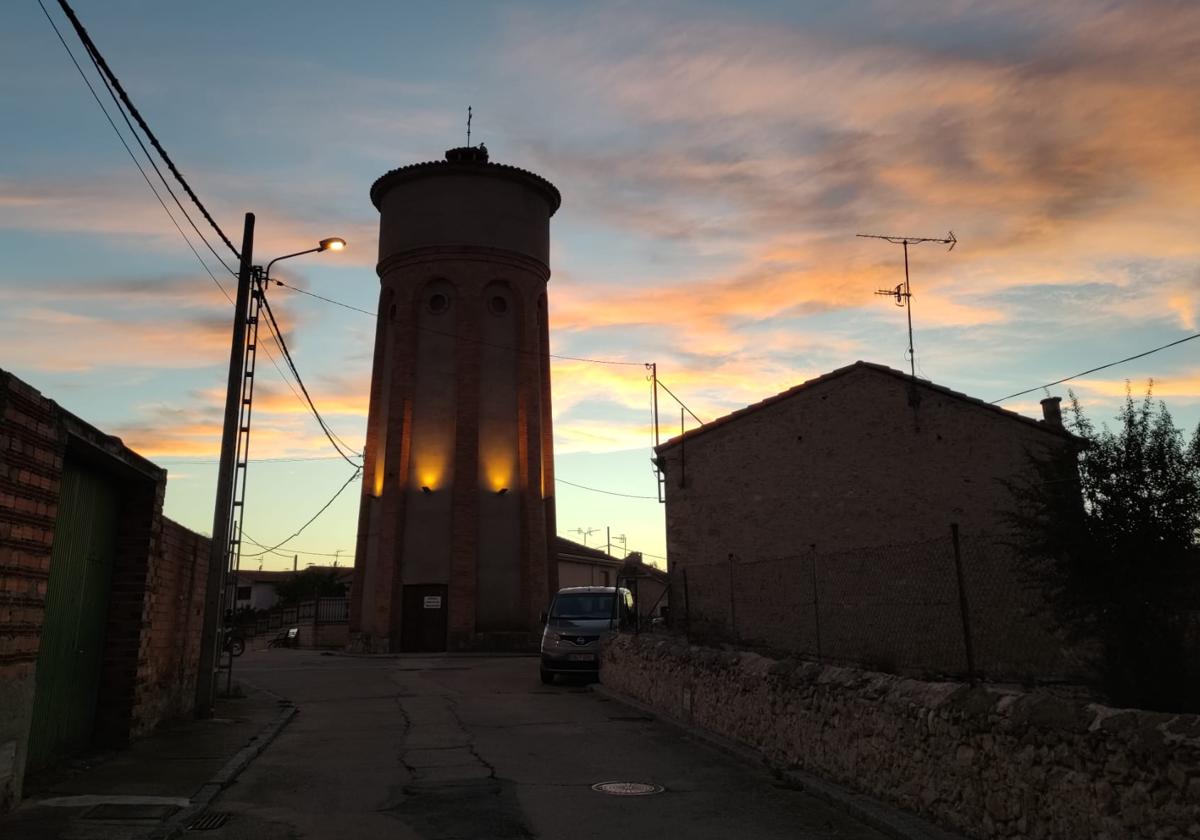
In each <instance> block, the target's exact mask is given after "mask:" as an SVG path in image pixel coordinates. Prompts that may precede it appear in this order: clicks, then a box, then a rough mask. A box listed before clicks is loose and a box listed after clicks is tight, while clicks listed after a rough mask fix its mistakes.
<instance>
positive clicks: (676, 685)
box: [601, 635, 1200, 840]
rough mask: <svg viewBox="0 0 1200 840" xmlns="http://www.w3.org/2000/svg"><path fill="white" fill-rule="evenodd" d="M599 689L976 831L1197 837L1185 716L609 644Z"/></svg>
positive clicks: (1197, 779)
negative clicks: (603, 685) (611, 690)
mask: <svg viewBox="0 0 1200 840" xmlns="http://www.w3.org/2000/svg"><path fill="white" fill-rule="evenodd" d="M601 680H602V682H603V683H604V684H605V685H606V686H608V687H609V688H611V689H613V690H614V691H617V692H619V693H621V694H624V695H626V696H628V697H631V698H633V699H636V700H638V701H640V702H642V703H645V704H647V705H649V706H651V707H653V708H654V709H655V710H657V711H658V712H660V713H662V714H664V715H666V716H668V717H672V718H675V719H677V720H681V721H683V722H686V723H689V724H691V725H694V726H697V727H699V728H701V729H703V730H706V731H708V732H711V733H714V734H717V735H720V736H723V737H725V738H729V739H732V740H735V741H737V742H740V743H742V744H744V745H747V746H750V747H753V748H755V749H756V750H758V751H760V752H761V753H762V754H763V756H764V757H765V758H766V759H767V760H768V761H769V762H770V763H771V764H772V765H774V766H776V767H779V768H795V769H800V770H803V771H806V772H808V773H811V774H813V775H816V776H820V777H822V778H825V779H828V780H829V781H832V782H836V783H839V784H841V785H844V786H845V787H848V788H851V789H853V790H856V791H858V792H860V793H865V794H867V795H870V796H873V797H875V798H877V799H879V800H882V801H884V802H888V803H890V804H892V805H895V806H898V807H901V808H904V809H906V810H909V811H911V812H915V813H918V814H920V815H922V816H924V817H926V818H927V819H930V820H931V821H933V822H936V823H938V824H940V825H942V826H944V827H946V828H948V829H951V830H955V831H958V832H960V833H962V834H965V835H967V836H970V837H978V838H1013V840H1016V838H1055V840H1069V838H1081V839H1082V838H1087V840H1093V838H1095V839H1096V840H1127V838H1128V840H1133V838H1176V837H1197V836H1200V715H1173V714H1162V713H1154V712H1146V711H1141V710H1135V709H1115V708H1110V707H1106V706H1102V705H1099V704H1096V703H1089V702H1087V701H1086V700H1082V699H1077V698H1068V697H1064V696H1061V695H1056V694H1053V693H1050V692H1049V691H1047V690H1034V691H1020V690H1014V689H1005V688H1001V687H997V686H982V685H980V686H971V685H968V684H966V683H959V682H928V681H921V680H915V679H908V678H904V677H898V676H893V675H889V674H881V673H875V672H871V671H864V670H858V669H851V668H840V667H833V666H827V665H820V664H817V663H813V662H805V661H800V660H775V659H768V658H765V657H762V656H759V655H756V654H752V653H744V652H730V651H723V650H717V649H713V648H700V647H695V646H689V645H688V644H687V643H686V642H685V641H683V640H681V639H677V638H675V637H663V636H648V635H643V636H640V637H638V636H620V637H618V638H617V639H615V640H614V641H613V642H612V643H611V644H609V645H608V647H607V648H606V650H605V652H604V655H603V660H602V670H601Z"/></svg>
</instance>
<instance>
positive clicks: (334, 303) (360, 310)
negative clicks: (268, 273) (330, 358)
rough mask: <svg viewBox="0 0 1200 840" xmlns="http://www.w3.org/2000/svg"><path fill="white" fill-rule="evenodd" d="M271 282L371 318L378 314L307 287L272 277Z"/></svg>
mask: <svg viewBox="0 0 1200 840" xmlns="http://www.w3.org/2000/svg"><path fill="white" fill-rule="evenodd" d="M271 282H272V283H274V284H275V285H276V286H283V288H285V289H291V290H292V291H293V292H299V293H300V294H302V295H308V296H309V297H314V298H316V299H317V300H323V301H325V302H326V303H332V304H333V305H334V306H340V307H342V308H343V309H350V310H353V311H354V312H361V313H362V314H364V315H370V316H371V317H372V318H377V317H378V316H379V313H377V312H371V311H370V310H367V309H360V308H358V307H357V306H352V305H350V304H349V303H342V302H341V301H340V300H334V299H333V298H327V297H324V296H322V295H319V294H317V293H316V292H310V291H308V290H307V289H301V288H299V287H298V286H291V285H288V284H287V283H284V282H283V281H282V280H276V279H275V278H274V277H272V278H271Z"/></svg>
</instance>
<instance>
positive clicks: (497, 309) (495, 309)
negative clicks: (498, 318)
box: [488, 295, 508, 315]
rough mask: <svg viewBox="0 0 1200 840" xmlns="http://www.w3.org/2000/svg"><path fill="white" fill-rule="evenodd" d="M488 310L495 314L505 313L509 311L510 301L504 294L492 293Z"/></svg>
mask: <svg viewBox="0 0 1200 840" xmlns="http://www.w3.org/2000/svg"><path fill="white" fill-rule="evenodd" d="M488 311H489V312H491V313H492V314H493V315H503V314H504V313H505V312H507V311H508V301H507V300H506V299H505V298H504V296H503V295H492V297H491V298H490V299H489V300H488Z"/></svg>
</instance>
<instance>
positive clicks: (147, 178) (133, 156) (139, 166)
mask: <svg viewBox="0 0 1200 840" xmlns="http://www.w3.org/2000/svg"><path fill="white" fill-rule="evenodd" d="M38 5H39V6H41V8H42V13H43V14H44V15H45V16H46V20H47V21H49V22H50V26H51V28H52V29H54V34H55V35H57V36H58V40H59V43H61V44H62V45H63V49H65V50H66V51H67V56H68V57H69V58H70V59H71V63H72V64H74V65H75V69H76V70H78V71H79V75H80V77H81V78H82V79H83V83H84V84H85V85H87V88H88V91H90V92H91V94H92V98H93V99H95V100H96V104H97V105H99V106H100V111H101V112H102V113H103V114H104V118H105V119H106V120H108V124H109V125H110V126H112V130H113V132H114V133H115V134H116V135H117V139H118V140H120V141H121V145H122V146H124V147H125V151H126V152H127V153H128V154H129V159H130V160H132V161H133V165H134V166H136V167H137V169H138V172H140V173H141V175H142V179H143V180H144V181H145V182H146V186H148V187H149V188H150V192H152V193H154V197H155V198H156V199H158V203H159V205H161V206H162V209H163V212H164V213H166V214H167V218H168V219H170V220H171V224H172V225H174V226H175V230H177V231H179V235H180V236H181V237H183V241H184V243H185V244H186V245H187V246H188V249H189V250H190V251H191V252H192V253H193V254H195V255H196V259H197V260H199V261H200V265H201V266H203V267H204V271H205V272H206V273H207V274H208V276H209V277H210V278H212V281H213V283H215V284H216V286H217V288H218V289H220V290H221V294H223V295H224V296H225V299H226V300H228V301H229V302H230V303H233V298H231V297H230V296H229V292H228V291H226V289H225V287H224V286H222V285H221V281H220V280H218V279H217V276H216V275H215V274H213V273H212V269H210V268H209V267H208V263H207V262H205V261H204V258H203V257H202V256H200V252H199V251H197V250H196V247H195V246H194V245H192V241H191V240H190V239H188V236H187V234H186V233H184V232H183V228H182V227H180V226H179V222H177V221H176V220H175V216H174V215H172V213H171V210H170V208H168V207H167V203H166V202H165V201H163V198H162V196H161V195H160V194H159V192H158V190H157V189H156V188H155V186H154V182H153V181H151V180H150V176H149V175H147V174H146V170H145V169H144V168H143V167H142V164H141V161H139V160H138V158H137V155H136V154H134V152H133V149H132V148H130V146H129V143H128V142H126V140H125V136H124V135H123V134H121V130H120V129H119V128H117V123H116V121H114V120H113V118H112V115H111V114H109V113H108V109H107V108H105V107H104V103H103V102H102V101H101V99H100V96H99V94H97V93H96V88H95V87H93V86H92V82H91V80H90V79H89V78H88V77H87V74H86V73H84V72H83V68H82V67H81V66H79V62H78V61H77V60H76V59H75V54H74V53H72V52H71V48H70V47H69V46H68V45H67V42H66V39H65V38H63V36H62V33H61V32H60V31H59V29H58V24H56V23H55V22H54V18H52V17H51V16H50V12H49V11H47V10H46V7H45V5H43V4H42V0H38ZM110 93H111V91H110ZM118 110H120V108H119V106H118ZM124 115H125V114H124V112H123V111H122V112H121V116H122V117H124ZM126 124H127V125H128V121H126ZM134 139H137V133H136V132H134ZM140 142H141V141H140V140H139V143H140ZM142 150H143V151H145V147H144V146H143V147H142ZM147 159H148V160H149V159H150V158H149V154H147ZM150 164H151V165H152V166H153V165H154V161H153V160H150ZM157 169H158V167H155V170H156V171H157ZM159 177H160V178H161V177H162V173H161V172H160V173H159ZM163 183H164V186H165V185H166V182H165V181H164V182H163ZM169 189H170V188H169V187H168V190H169ZM172 198H174V193H172ZM178 203H179V200H178V199H176V204H178ZM180 209H182V206H181V208H180ZM184 215H185V216H186V215H187V214H186V212H185V213H184ZM188 221H189V222H190V221H191V219H190V218H189V219H188ZM192 227H193V228H194V227H195V225H194V224H193V225H192ZM197 233H199V231H197ZM203 238H204V237H203V236H201V239H203ZM205 244H206V245H207V244H208V242H207V240H205ZM209 248H210V250H211V248H212V246H211V245H210V246H209ZM214 253H215V252H214ZM218 259H220V258H219V257H218Z"/></svg>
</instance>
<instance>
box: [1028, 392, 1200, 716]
mask: <svg viewBox="0 0 1200 840" xmlns="http://www.w3.org/2000/svg"><path fill="white" fill-rule="evenodd" d="M1116 419H1117V420H1118V422H1119V424H1120V425H1119V427H1118V428H1117V429H1116V430H1115V431H1114V430H1111V429H1109V428H1108V427H1107V425H1105V426H1102V427H1101V428H1100V429H1097V428H1096V427H1095V426H1094V425H1093V424H1092V422H1091V421H1090V420H1089V419H1088V418H1087V417H1085V416H1084V413H1083V410H1082V409H1081V407H1080V405H1079V401H1078V400H1077V399H1076V398H1075V395H1074V394H1071V407H1070V411H1069V413H1068V423H1067V426H1068V428H1069V430H1070V431H1071V432H1073V433H1074V434H1075V435H1077V436H1078V437H1079V438H1080V442H1081V445H1080V448H1079V449H1078V451H1077V452H1068V453H1067V454H1064V455H1060V456H1056V457H1045V456H1036V457H1032V461H1033V465H1034V470H1033V471H1032V475H1033V478H1032V479H1031V480H1030V481H1028V482H1025V483H1023V484H1018V485H1014V486H1013V490H1014V493H1015V495H1016V497H1017V499H1018V503H1019V506H1018V511H1017V512H1016V513H1015V514H1014V516H1013V520H1014V524H1015V525H1016V526H1017V527H1016V533H1017V534H1019V536H1018V537H1017V538H1016V541H1017V548H1018V549H1019V551H1020V552H1021V555H1022V556H1023V558H1024V560H1025V565H1026V571H1027V572H1028V574H1029V575H1030V577H1031V579H1032V580H1033V582H1034V583H1035V584H1036V585H1038V586H1039V587H1041V588H1042V590H1043V591H1044V593H1045V594H1046V596H1047V597H1048V598H1049V600H1050V603H1051V604H1052V606H1053V607H1054V610H1055V612H1056V613H1057V615H1058V616H1059V618H1060V620H1061V621H1062V622H1063V624H1064V625H1065V626H1066V628H1067V629H1068V630H1069V631H1071V632H1072V633H1073V635H1074V637H1075V638H1076V639H1078V640H1087V641H1089V642H1090V643H1092V644H1094V645H1097V646H1098V649H1099V651H1100V654H1099V656H1098V661H1097V662H1096V663H1095V664H1096V667H1097V669H1098V672H1099V674H1100V676H1101V679H1102V681H1103V686H1104V688H1105V689H1106V691H1107V692H1108V694H1109V696H1110V698H1111V699H1112V700H1113V701H1114V702H1116V703H1118V704H1120V705H1126V706H1136V707H1139V708H1147V709H1158V710H1163V711H1185V710H1191V711H1197V710H1200V664H1198V663H1197V662H1196V659H1197V657H1196V656H1194V655H1190V654H1191V653H1192V652H1193V651H1194V644H1192V643H1189V637H1194V636H1195V626H1194V622H1195V621H1196V618H1197V617H1198V616H1200V612H1197V609H1198V607H1200V602H1198V601H1197V595H1198V594H1200V587H1198V586H1197V572H1198V570H1200V550H1198V545H1197V540H1198V534H1200V428H1197V430H1196V432H1195V433H1194V434H1193V435H1192V437H1191V440H1190V442H1189V441H1186V439H1185V437H1184V434H1183V432H1182V431H1181V430H1179V429H1177V428H1176V427H1175V425H1174V422H1173V421H1172V419H1171V415H1170V413H1169V412H1168V411H1167V407H1166V405H1164V404H1163V403H1162V402H1161V401H1155V400H1154V399H1153V397H1152V392H1151V387H1148V388H1147V390H1146V395H1145V397H1144V398H1143V399H1142V400H1141V401H1135V400H1134V399H1133V397H1132V396H1131V395H1130V393H1129V392H1128V391H1126V397H1125V403H1124V405H1123V407H1122V409H1121V411H1120V413H1119V414H1118V415H1117V417H1116Z"/></svg>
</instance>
